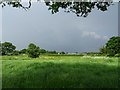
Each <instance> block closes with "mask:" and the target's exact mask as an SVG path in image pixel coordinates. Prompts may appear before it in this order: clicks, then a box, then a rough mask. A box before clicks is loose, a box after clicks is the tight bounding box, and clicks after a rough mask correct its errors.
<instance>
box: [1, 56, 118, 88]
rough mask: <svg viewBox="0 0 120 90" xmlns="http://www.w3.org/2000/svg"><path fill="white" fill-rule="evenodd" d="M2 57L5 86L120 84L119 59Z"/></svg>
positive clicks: (116, 85) (97, 86)
mask: <svg viewBox="0 0 120 90" xmlns="http://www.w3.org/2000/svg"><path fill="white" fill-rule="evenodd" d="M11 58H12V59H11ZM3 59H4V60H2V63H3V65H2V69H3V88H108V87H109V88H116V87H118V59H117V58H104V57H100V58H99V57H80V56H41V57H40V58H37V59H30V58H28V57H26V56H12V57H11V56H4V57H3ZM13 59H14V60H13ZM27 59H28V60H27Z"/></svg>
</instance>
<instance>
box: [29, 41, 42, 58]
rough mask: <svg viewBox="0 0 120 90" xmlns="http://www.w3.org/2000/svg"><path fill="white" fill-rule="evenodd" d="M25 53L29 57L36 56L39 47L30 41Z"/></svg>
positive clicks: (37, 55) (38, 53)
mask: <svg viewBox="0 0 120 90" xmlns="http://www.w3.org/2000/svg"><path fill="white" fill-rule="evenodd" d="M27 54H28V56H29V57H31V58H37V57H39V55H40V48H39V47H38V46H36V45H35V44H33V43H30V44H29V46H28V49H27Z"/></svg>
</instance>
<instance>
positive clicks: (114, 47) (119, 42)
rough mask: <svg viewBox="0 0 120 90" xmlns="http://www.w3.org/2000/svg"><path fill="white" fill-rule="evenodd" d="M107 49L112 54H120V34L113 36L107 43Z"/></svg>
mask: <svg viewBox="0 0 120 90" xmlns="http://www.w3.org/2000/svg"><path fill="white" fill-rule="evenodd" d="M106 49H107V53H108V54H109V55H110V56H114V55H115V54H120V37H119V36H113V37H112V38H110V39H109V41H108V42H107V43H106Z"/></svg>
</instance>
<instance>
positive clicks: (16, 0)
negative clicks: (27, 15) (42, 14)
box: [0, 0, 113, 17]
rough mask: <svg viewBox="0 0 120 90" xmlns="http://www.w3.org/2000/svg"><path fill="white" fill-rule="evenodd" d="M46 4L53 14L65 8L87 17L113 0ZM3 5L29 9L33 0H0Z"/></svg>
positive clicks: (47, 0) (49, 0)
mask: <svg viewBox="0 0 120 90" xmlns="http://www.w3.org/2000/svg"><path fill="white" fill-rule="evenodd" d="M37 1H39V0H37ZM44 1H45V5H46V6H48V10H50V11H51V12H52V14H54V13H57V12H59V10H60V9H64V10H65V12H72V13H75V14H76V15H77V16H83V17H86V16H88V14H89V13H90V12H91V11H92V10H93V9H94V8H97V9H98V10H100V11H106V10H107V9H108V7H109V6H110V5H112V3H113V1H112V0H108V1H107V2H105V1H104V0H103V1H104V2H102V1H101V0H98V2H92V1H91V2H82V1H81V2H80V1H79V2H76V0H62V1H60V0H59V2H58V0H44ZM0 4H1V5H2V7H4V6H6V5H10V6H12V7H15V8H23V9H25V10H27V9H29V8H30V7H31V5H32V1H31V0H28V6H24V5H23V4H22V2H21V0H7V1H6V0H2V1H1V2H0Z"/></svg>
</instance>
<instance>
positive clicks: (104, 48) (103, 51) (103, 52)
mask: <svg viewBox="0 0 120 90" xmlns="http://www.w3.org/2000/svg"><path fill="white" fill-rule="evenodd" d="M99 50H100V53H101V54H106V53H107V50H106V47H105V46H103V47H101V48H100V49H99Z"/></svg>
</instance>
